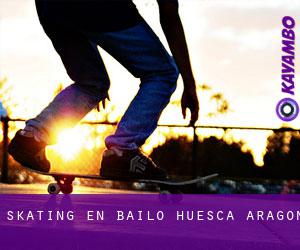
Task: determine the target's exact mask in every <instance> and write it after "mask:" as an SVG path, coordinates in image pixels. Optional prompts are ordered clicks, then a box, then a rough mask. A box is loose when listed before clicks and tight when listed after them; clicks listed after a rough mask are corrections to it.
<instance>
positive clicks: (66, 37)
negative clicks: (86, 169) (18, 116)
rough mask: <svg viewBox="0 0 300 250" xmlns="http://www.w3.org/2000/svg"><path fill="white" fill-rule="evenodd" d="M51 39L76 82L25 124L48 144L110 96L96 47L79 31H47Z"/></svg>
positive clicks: (106, 77)
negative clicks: (56, 135) (64, 128)
mask: <svg viewBox="0 0 300 250" xmlns="http://www.w3.org/2000/svg"><path fill="white" fill-rule="evenodd" d="M47 34H48V36H49V37H50V38H51V40H52V43H53V46H54V48H55V49H56V51H57V52H58V54H59V55H60V57H61V59H62V62H63V64H64V66H65V68H66V71H67V73H68V75H69V77H70V78H71V79H72V80H73V81H74V83H73V84H72V85H70V86H68V87H67V88H65V89H64V90H63V91H61V92H60V93H59V94H58V95H57V96H56V97H55V98H54V100H53V101H52V102H51V103H50V104H49V105H48V107H46V108H45V109H44V110H43V111H42V112H41V113H40V114H39V115H38V116H37V117H35V118H34V119H31V120H29V121H27V122H26V127H27V128H28V127H29V128H34V130H36V132H38V133H35V134H37V135H38V136H39V137H41V138H40V139H41V140H43V141H45V142H46V143H50V141H51V139H50V138H49V137H50V136H49V135H51V137H52V138H53V137H54V135H55V132H56V129H61V128H62V127H69V126H73V125H75V124H76V123H77V122H78V121H79V120H80V119H81V118H83V117H84V116H85V115H86V114H87V113H88V112H89V111H90V110H91V109H93V108H94V107H96V105H97V104H98V103H99V102H100V101H101V100H103V99H104V98H106V97H107V91H108V88H109V78H108V75H107V72H106V69H105V66H104V63H103V61H102V59H101V57H100V54H99V52H98V50H97V45H96V44H95V43H93V42H91V41H89V40H88V39H87V38H86V37H85V36H84V35H82V34H81V33H79V32H73V31H68V30H57V29H55V31H51V30H50V31H48V32H47Z"/></svg>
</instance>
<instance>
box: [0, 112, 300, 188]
mask: <svg viewBox="0 0 300 250" xmlns="http://www.w3.org/2000/svg"><path fill="white" fill-rule="evenodd" d="M25 121H26V120H24V119H20V118H9V117H2V118H1V123H2V132H3V140H2V162H1V182H3V183H7V182H8V177H9V176H8V143H9V137H8V132H9V123H10V122H25ZM80 124H88V125H107V126H116V125H117V122H107V121H101V122H98V121H83V122H81V123H80ZM158 127H167V128H192V129H193V141H192V156H191V158H192V165H193V166H196V159H197V147H198V144H199V139H198V135H197V133H196V130H197V129H199V128H203V129H223V130H224V131H226V130H261V131H263V130H265V131H273V132H286V131H289V132H293V131H298V132H299V131H300V129H293V128H269V127H241V126H215V125H197V126H189V125H180V124H178V125H176V124H159V125H158ZM193 175H194V176H195V177H196V176H200V175H201V170H199V168H197V167H194V173H193Z"/></svg>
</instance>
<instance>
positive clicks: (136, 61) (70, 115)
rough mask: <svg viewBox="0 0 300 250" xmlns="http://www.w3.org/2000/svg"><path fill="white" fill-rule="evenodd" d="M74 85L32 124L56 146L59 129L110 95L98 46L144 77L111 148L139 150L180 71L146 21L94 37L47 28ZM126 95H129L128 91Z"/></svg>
mask: <svg viewBox="0 0 300 250" xmlns="http://www.w3.org/2000/svg"><path fill="white" fill-rule="evenodd" d="M44 29H45V31H46V33H47V35H48V36H49V37H50V39H51V40H52V43H53V45H54V48H55V49H56V51H57V52H58V53H59V55H60V56H61V59H62V61H63V63H64V66H65V68H66V70H67V73H68V74H69V76H70V78H71V79H72V80H73V81H74V83H73V84H72V85H70V86H68V87H67V88H65V89H64V90H63V91H61V92H60V93H59V94H58V95H57V96H56V97H55V98H54V100H53V101H52V102H51V103H50V104H49V105H48V107H46V108H45V109H44V110H43V111H42V112H41V113H40V114H39V115H38V116H37V117H36V118H34V119H31V120H29V121H27V123H26V126H30V127H31V128H32V127H33V128H34V129H35V130H38V134H39V135H41V137H42V140H43V141H45V142H46V143H51V140H50V139H49V138H50V136H49V135H50V134H52V133H54V131H55V128H57V127H61V125H63V126H64V127H66V126H68V127H70V126H73V125H75V124H76V123H77V122H78V121H79V120H80V119H81V118H83V117H84V116H85V115H86V114H87V113H88V112H89V111H90V110H91V109H93V108H95V107H96V106H97V104H98V103H99V102H100V101H101V100H103V99H104V98H106V97H107V91H108V89H109V85H110V82H109V77H108V74H107V72H106V69H105V65H104V63H103V61H102V59H101V56H100V54H99V52H98V50H97V45H99V46H100V47H101V48H103V49H104V50H106V51H107V52H108V53H109V54H110V55H112V56H113V57H114V58H115V59H116V60H117V61H119V62H120V63H121V64H122V65H123V66H124V67H125V68H126V69H127V70H128V71H129V72H130V73H131V74H133V75H134V76H135V77H137V78H140V80H141V83H140V88H139V91H138V93H137V95H136V96H135V97H134V99H133V100H132V102H131V103H130V105H129V107H128V109H127V111H126V112H125V114H124V116H123V117H122V119H121V121H120V122H119V124H118V126H117V129H116V131H115V133H114V134H113V135H110V136H108V137H107V138H106V140H105V143H106V146H107V147H108V148H111V147H117V148H119V149H137V148H138V147H140V146H141V145H142V144H144V142H145V140H146V139H147V138H148V137H149V136H150V135H151V134H152V132H153V131H154V130H155V128H156V127H157V122H158V119H159V117H160V114H161V112H162V110H163V109H164V108H165V107H166V105H167V104H168V102H169V100H170V97H171V95H172V93H173V92H174V90H175V89H176V82H177V78H178V69H177V66H176V64H175V62H174V60H173V58H172V57H171V56H170V55H169V54H168V52H167V51H166V50H165V48H164V47H163V45H162V44H161V42H160V40H159V38H158V37H157V36H156V35H155V34H154V32H153V31H152V30H151V28H150V27H149V26H148V24H147V23H146V22H141V23H139V24H138V25H136V26H134V27H131V28H129V29H126V30H121V31H114V32H106V33H91V32H78V31H65V30H60V29H58V30H55V29H47V27H46V28H45V27H44ZM124 94H126V93H124Z"/></svg>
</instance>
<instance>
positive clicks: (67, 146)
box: [55, 128, 84, 160]
mask: <svg viewBox="0 0 300 250" xmlns="http://www.w3.org/2000/svg"><path fill="white" fill-rule="evenodd" d="M83 143H84V133H81V131H80V129H79V128H74V129H66V130H63V131H61V132H60V133H59V135H58V143H57V144H56V145H55V150H56V151H58V152H59V153H60V155H61V156H62V157H63V159H64V160H73V159H74V158H75V157H76V155H77V154H78V152H79V151H80V150H81V148H82V145H83Z"/></svg>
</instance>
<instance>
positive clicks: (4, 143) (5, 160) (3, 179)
mask: <svg viewBox="0 0 300 250" xmlns="http://www.w3.org/2000/svg"><path fill="white" fill-rule="evenodd" d="M1 122H2V131H3V140H2V169H1V182H4V183H7V182H8V122H9V118H8V117H2V118H1Z"/></svg>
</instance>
